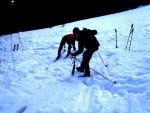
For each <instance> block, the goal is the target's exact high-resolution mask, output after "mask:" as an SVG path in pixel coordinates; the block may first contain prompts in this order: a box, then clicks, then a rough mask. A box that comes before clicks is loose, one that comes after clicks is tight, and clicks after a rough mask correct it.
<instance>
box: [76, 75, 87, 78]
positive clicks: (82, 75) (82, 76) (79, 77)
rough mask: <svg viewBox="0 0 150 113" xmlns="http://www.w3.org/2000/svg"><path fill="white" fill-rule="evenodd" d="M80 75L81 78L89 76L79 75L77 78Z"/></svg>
mask: <svg viewBox="0 0 150 113" xmlns="http://www.w3.org/2000/svg"><path fill="white" fill-rule="evenodd" d="M80 77H82V78H83V77H90V76H84V75H79V76H78V78H80Z"/></svg>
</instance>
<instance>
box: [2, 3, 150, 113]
mask: <svg viewBox="0 0 150 113" xmlns="http://www.w3.org/2000/svg"><path fill="white" fill-rule="evenodd" d="M149 11H150V5H148V6H144V7H140V8H137V9H134V10H129V11H125V12H121V13H117V14H111V15H106V16H101V17H96V18H91V19H87V20H81V21H77V22H73V23H68V24H66V25H65V26H64V27H62V25H60V26H55V27H52V28H45V29H39V30H32V31H26V32H18V33H14V34H8V35H3V36H1V37H0V54H1V56H0V61H1V62H0V113H150V108H149V106H150V87H149V86H150V12H149ZM132 24H133V28H134V30H133V35H132V40H131V37H130V38H129V41H131V46H130V42H129V43H128V46H127V49H125V48H126V45H127V40H128V37H129V32H130V29H131V25H132ZM74 27H79V28H80V29H82V28H83V27H86V28H89V29H96V30H97V31H98V34H97V35H96V37H97V39H98V40H99V42H100V44H101V46H100V48H99V51H98V52H99V54H100V56H101V57H102V60H103V61H104V63H103V62H102V60H101V58H100V57H99V55H98V53H97V52H96V53H94V54H93V57H92V59H91V61H90V67H91V68H92V69H94V70H95V71H93V70H91V77H90V78H78V77H77V76H78V75H80V74H81V73H80V72H77V71H75V74H74V75H72V74H71V71H72V67H73V64H72V62H73V61H72V60H71V58H70V57H69V58H67V59H63V57H65V55H66V53H65V54H64V55H63V56H62V58H61V59H60V60H58V61H57V62H55V63H53V60H54V59H55V58H56V56H57V51H58V47H59V43H60V41H61V38H62V36H64V35H65V34H70V33H72V29H73V28H74ZM115 29H116V30H117V37H118V38H117V39H118V40H117V46H118V48H116V34H115ZM14 44H19V49H18V50H16V51H13V47H14ZM77 46H78V45H77V43H76V47H77ZM129 46H130V50H129ZM77 59H79V60H82V54H81V55H79V56H77ZM79 65H80V62H78V61H76V66H79ZM105 65H108V67H105ZM96 71H97V72H98V73H100V74H101V75H100V74H98V73H96ZM103 76H104V77H103ZM105 77H106V78H107V79H106V78H105ZM114 81H116V84H114V83H113V82H114Z"/></svg>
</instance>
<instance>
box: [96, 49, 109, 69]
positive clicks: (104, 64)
mask: <svg viewBox="0 0 150 113" xmlns="http://www.w3.org/2000/svg"><path fill="white" fill-rule="evenodd" d="M97 53H98V55H99V57H100V58H101V60H102V62H103V64H104V65H105V67H107V66H108V65H106V64H105V63H104V61H103V59H102V57H101V56H100V54H99V52H98V51H97Z"/></svg>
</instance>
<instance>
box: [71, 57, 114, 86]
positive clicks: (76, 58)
mask: <svg viewBox="0 0 150 113" xmlns="http://www.w3.org/2000/svg"><path fill="white" fill-rule="evenodd" d="M73 58H74V59H75V60H77V61H79V62H81V61H80V60H78V59H77V58H75V57H73ZM84 65H85V64H84ZM85 66H86V67H87V65H85ZM89 68H90V69H92V68H91V67H89ZM92 70H93V71H95V72H96V73H98V74H99V75H101V76H102V77H104V78H105V79H107V80H109V81H110V82H112V83H114V84H116V81H114V82H113V81H111V80H110V79H108V78H107V77H105V76H104V75H102V74H100V73H99V72H97V71H96V70H94V69H92Z"/></svg>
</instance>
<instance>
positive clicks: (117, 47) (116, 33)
mask: <svg viewBox="0 0 150 113" xmlns="http://www.w3.org/2000/svg"><path fill="white" fill-rule="evenodd" d="M115 32H116V48H118V46H117V30H116V29H115Z"/></svg>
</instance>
